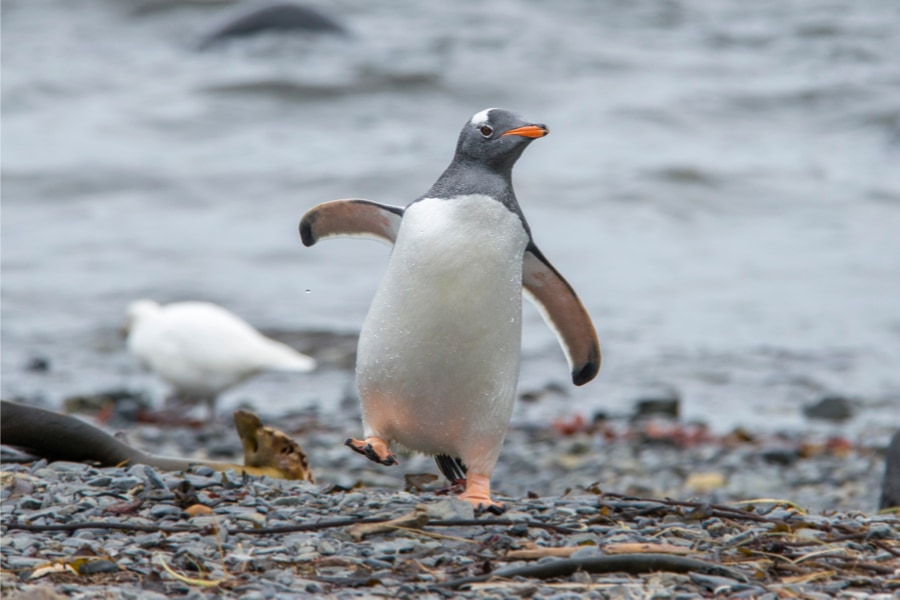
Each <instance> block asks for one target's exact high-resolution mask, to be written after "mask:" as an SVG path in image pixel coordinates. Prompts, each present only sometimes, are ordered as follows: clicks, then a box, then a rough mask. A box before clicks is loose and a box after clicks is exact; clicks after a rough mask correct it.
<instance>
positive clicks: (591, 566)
mask: <svg viewBox="0 0 900 600" xmlns="http://www.w3.org/2000/svg"><path fill="white" fill-rule="evenodd" d="M576 571H584V572H586V573H630V574H632V575H639V574H642V573H652V572H654V571H670V572H673V573H689V572H695V573H706V574H708V575H718V576H721V577H730V578H732V579H736V580H738V581H747V577H746V575H744V574H743V573H741V572H740V571H736V570H734V569H729V568H728V567H723V566H722V565H717V564H714V563H709V562H706V561H702V560H698V559H696V558H687V557H684V556H673V555H671V554H618V555H615V556H590V557H587V558H563V559H559V560H553V561H547V562H544V563H539V564H535V565H526V566H524V567H511V568H509V569H499V570H497V571H494V572H493V573H489V574H487V575H479V576H476V577H464V578H462V579H456V580H453V581H447V582H445V583H440V584H437V585H436V586H434V587H443V588H450V589H457V588H460V587H462V586H466V585H471V584H473V583H481V582H483V581H488V580H489V579H492V578H494V577H499V578H504V579H510V578H512V577H530V578H534V579H552V578H554V577H568V576H569V575H571V574H573V573H575V572H576Z"/></svg>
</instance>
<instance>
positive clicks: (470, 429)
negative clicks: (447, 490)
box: [300, 108, 600, 512]
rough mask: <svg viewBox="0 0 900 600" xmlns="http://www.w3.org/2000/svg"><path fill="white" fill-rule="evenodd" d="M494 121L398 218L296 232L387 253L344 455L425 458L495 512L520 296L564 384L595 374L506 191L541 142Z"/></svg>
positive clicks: (581, 316) (576, 324)
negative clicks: (539, 325)
mask: <svg viewBox="0 0 900 600" xmlns="http://www.w3.org/2000/svg"><path fill="white" fill-rule="evenodd" d="M548 132H549V131H548V129H547V127H546V126H544V125H541V124H536V123H531V122H529V121H526V120H524V119H523V118H522V117H520V116H519V115H517V114H515V113H513V112H510V111H508V110H503V109H499V108H491V109H487V110H483V111H481V112H479V113H477V114H476V115H475V116H473V117H472V118H471V119H469V121H467V122H466V124H465V126H463V129H462V132H461V133H460V135H459V141H458V142H457V145H456V154H455V156H454V157H453V161H452V162H451V163H450V166H449V167H447V169H446V171H444V173H443V174H442V175H441V176H440V177H439V178H438V180H437V182H435V184H434V185H433V186H431V189H430V190H428V192H426V193H425V194H424V195H423V196H421V197H419V198H417V199H416V200H414V201H413V202H412V203H410V204H409V205H407V206H406V208H400V207H396V206H387V205H383V204H377V203H375V202H371V201H369V200H360V199H348V200H334V201H332V202H326V203H324V204H320V205H318V206H316V207H314V208H312V209H311V210H310V211H309V212H307V213H306V214H305V215H304V216H303V219H302V220H301V221H300V236H301V239H302V241H303V243H304V245H306V246H312V245H313V244H315V243H316V242H318V241H319V240H320V239H323V238H328V237H335V236H366V237H374V238H375V239H378V240H381V241H384V242H387V243H389V244H391V243H392V244H393V245H394V247H393V250H392V252H391V257H390V260H389V262H388V266H387V271H386V273H385V275H384V278H383V279H382V281H381V284H380V286H379V287H378V291H377V292H376V294H375V298H374V300H373V301H372V306H371V308H370V309H369V313H368V316H367V317H366V319H365V322H364V323H363V326H362V331H361V333H360V337H359V351H358V355H357V366H356V376H357V385H358V388H359V395H360V399H361V402H362V414H363V429H364V431H363V436H364V437H363V439H362V440H356V439H348V440H347V442H346V444H347V446H349V447H350V448H351V449H353V450H355V451H356V452H358V453H360V454H363V455H364V456H366V457H368V458H369V459H371V460H373V461H375V462H377V463H380V464H383V465H392V464H395V463H396V462H397V458H396V456H395V455H394V453H393V452H392V451H391V449H390V446H391V444H392V443H394V442H396V443H397V444H399V445H401V446H404V447H406V448H407V449H410V450H415V451H419V452H423V453H425V454H429V455H433V456H434V457H435V461H436V462H437V465H438V467H439V468H440V470H441V471H442V472H443V473H444V475H445V476H446V477H447V478H448V479H449V480H450V481H451V482H456V481H459V480H462V479H465V491H464V492H463V493H462V494H461V495H460V498H462V499H465V500H467V501H469V502H471V503H472V504H473V505H474V506H475V507H476V509H478V510H483V509H488V510H491V511H492V512H500V511H502V510H503V506H502V505H500V504H498V503H496V502H494V501H493V500H492V499H491V495H490V477H491V472H492V471H493V469H494V465H495V464H496V462H497V457H498V455H499V454H500V447H501V446H502V444H503V439H504V437H505V434H506V429H507V427H508V425H509V420H510V417H511V414H512V409H513V402H514V399H515V392H516V384H517V381H518V377H519V362H520V353H521V333H522V290H523V289H524V290H525V291H526V292H527V293H528V295H529V296H530V297H531V298H532V299H533V300H534V301H535V302H536V304H537V306H538V308H539V309H540V311H541V313H542V314H543V316H544V318H545V319H546V320H547V322H548V323H549V325H550V326H551V327H552V328H553V329H555V331H556V333H557V335H558V337H559V340H560V343H561V345H562V347H563V350H564V351H565V354H566V357H567V358H568V362H569V366H570V368H571V372H572V381H573V382H574V383H575V384H576V385H582V384H585V383H587V382H588V381H590V380H591V379H593V378H594V376H595V375H596V374H597V371H598V370H599V368H600V346H599V344H598V342H597V335H596V333H595V331H594V326H593V324H592V323H591V318H590V316H589V315H588V313H587V311H586V310H585V309H584V306H583V305H582V304H581V301H580V300H579V299H578V296H577V295H576V294H575V291H574V290H573V289H572V287H571V286H570V285H569V284H568V283H567V282H566V280H565V279H563V277H562V275H560V274H559V272H558V271H557V270H556V269H555V268H554V267H553V265H551V264H550V262H549V261H548V260H547V259H546V258H545V257H544V255H543V254H542V253H541V251H540V250H538V247H537V245H536V244H535V243H534V240H533V239H532V237H531V231H530V229H529V227H528V223H527V221H526V220H525V216H524V215H523V214H522V209H521V208H519V203H518V202H517V200H516V196H515V193H514V192H513V187H512V168H513V165H514V164H515V162H516V160H517V159H518V158H519V156H520V155H521V154H522V151H523V150H525V148H526V147H527V146H528V144H529V143H531V142H532V141H533V140H534V139H536V138H540V137H544V136H545V135H547V133H548Z"/></svg>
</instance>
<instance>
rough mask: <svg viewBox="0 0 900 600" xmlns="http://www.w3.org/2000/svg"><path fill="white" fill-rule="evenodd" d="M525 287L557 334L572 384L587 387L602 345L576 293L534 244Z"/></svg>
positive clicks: (527, 262) (528, 252) (528, 256)
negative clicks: (570, 373) (567, 364)
mask: <svg viewBox="0 0 900 600" xmlns="http://www.w3.org/2000/svg"><path fill="white" fill-rule="evenodd" d="M522 287H523V289H524V290H525V291H526V292H527V295H528V296H529V297H530V298H531V299H532V300H533V301H534V303H535V305H536V306H537V308H538V310H539V311H540V313H541V315H542V316H543V317H544V320H545V321H547V324H548V325H550V327H551V328H552V329H553V330H554V331H555V332H556V335H557V337H558V338H559V343H560V345H561V346H562V348H563V351H564V352H565V353H566V359H568V361H569V368H570V369H571V371H572V382H573V383H574V384H575V385H584V384H585V383H587V382H588V381H590V380H591V379H593V378H594V377H595V376H596V375H597V372H598V371H599V370H600V343H599V342H598V341H597V332H596V331H595V330H594V324H593V323H592V322H591V317H590V315H588V313H587V310H585V308H584V305H583V304H582V303H581V300H579V299H578V295H577V294H575V290H574V289H572V286H571V285H569V282H568V281H566V280H565V279H564V278H563V276H562V275H560V274H559V272H558V271H557V270H556V269H554V268H553V265H551V264H550V262H549V261H548V260H547V259H546V258H545V257H544V255H543V254H542V253H541V251H540V250H538V248H537V246H535V245H534V243H533V242H532V243H531V244H529V245H528V248H526V250H525V259H524V261H523V264H522Z"/></svg>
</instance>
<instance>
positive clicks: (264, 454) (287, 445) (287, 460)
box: [234, 410, 316, 483]
mask: <svg viewBox="0 0 900 600" xmlns="http://www.w3.org/2000/svg"><path fill="white" fill-rule="evenodd" d="M234 426H235V428H236V429H237V432H238V435H239V436H241V444H243V445H244V467H257V468H259V469H267V470H268V469H275V470H276V471H277V472H278V473H281V474H282V475H281V476H280V477H279V476H278V475H272V477H279V478H280V479H302V480H305V481H309V482H311V483H315V481H316V479H315V477H313V474H312V471H311V470H310V468H309V460H307V458H306V453H305V452H304V451H303V448H301V447H300V444H298V443H297V442H295V441H294V440H292V439H291V438H290V437H288V435H287V434H285V433H282V432H281V431H278V430H277V429H274V428H272V427H267V426H265V425H263V423H262V421H260V419H259V417H257V416H256V415H255V414H253V413H252V412H249V411H246V410H236V411H234Z"/></svg>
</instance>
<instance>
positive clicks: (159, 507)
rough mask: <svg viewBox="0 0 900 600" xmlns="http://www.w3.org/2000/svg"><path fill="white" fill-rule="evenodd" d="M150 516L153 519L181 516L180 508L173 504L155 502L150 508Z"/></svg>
mask: <svg viewBox="0 0 900 600" xmlns="http://www.w3.org/2000/svg"><path fill="white" fill-rule="evenodd" d="M150 516H151V517H153V518H155V519H162V518H165V517H179V518H180V517H181V509H180V508H178V507H177V506H175V505H174V504H156V505H154V506H153V507H152V508H151V509H150Z"/></svg>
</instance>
